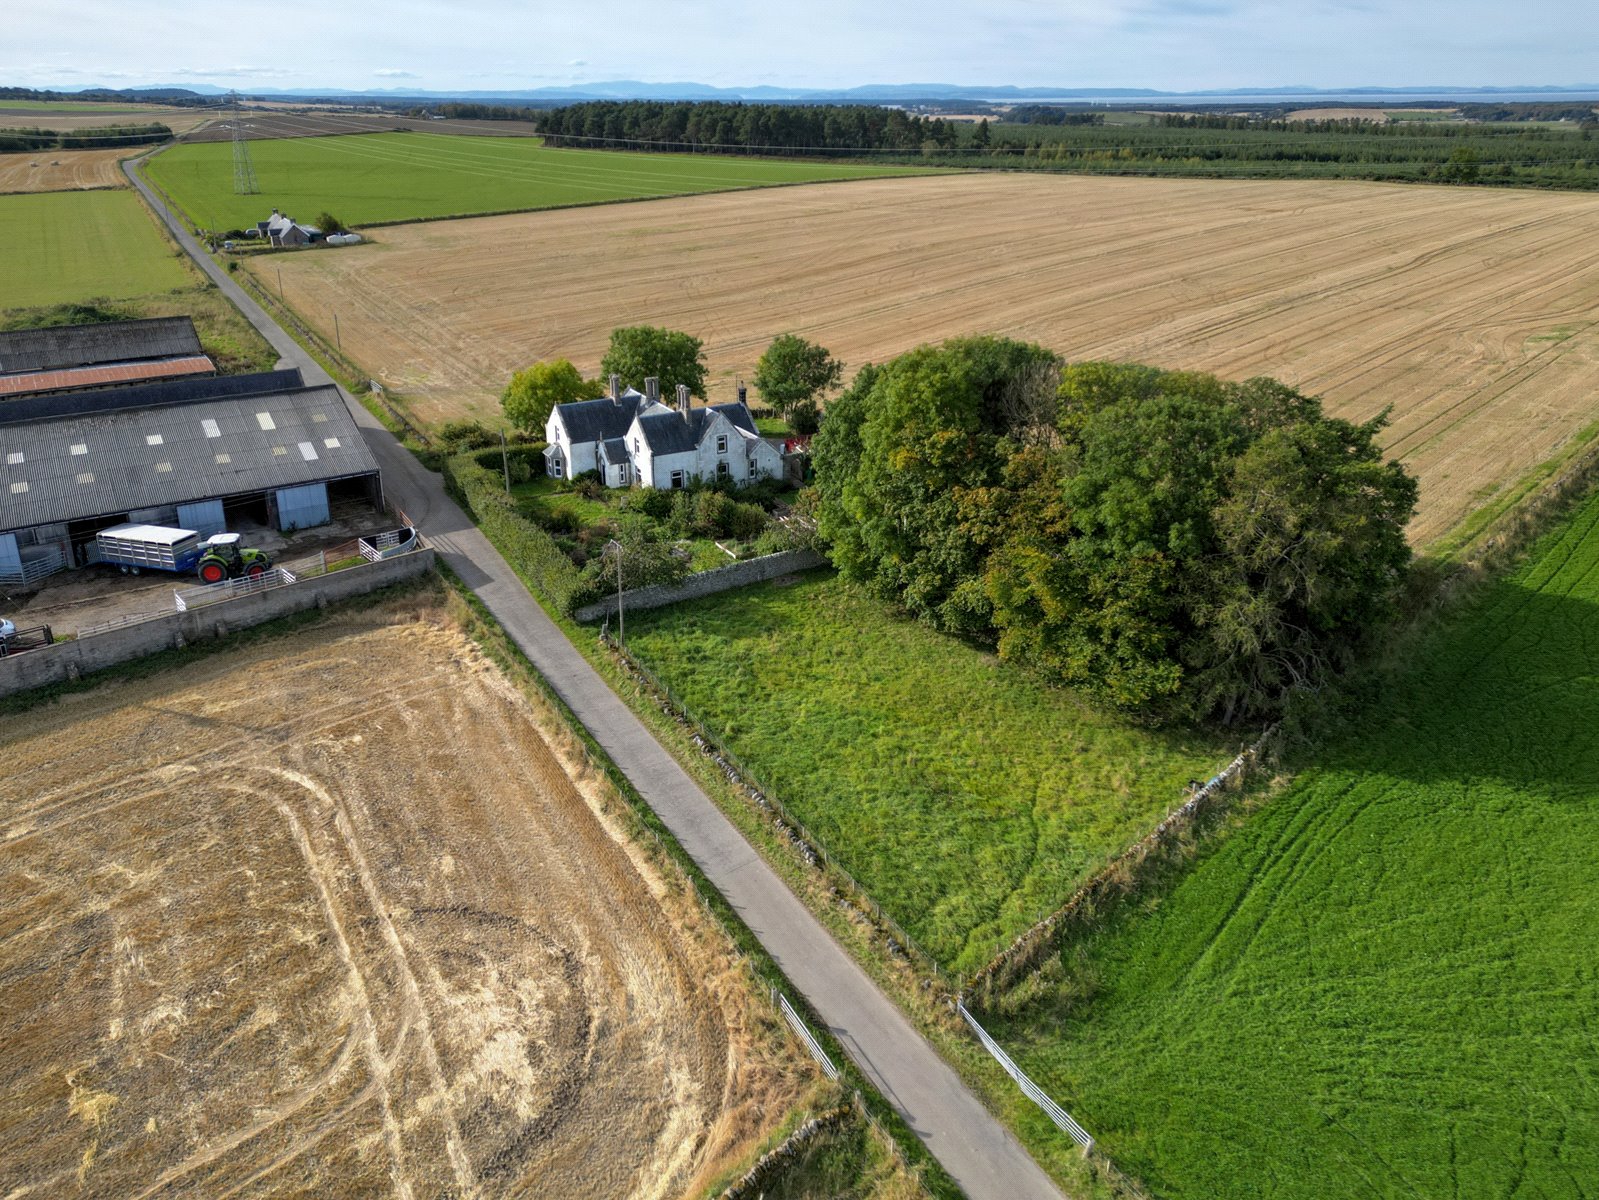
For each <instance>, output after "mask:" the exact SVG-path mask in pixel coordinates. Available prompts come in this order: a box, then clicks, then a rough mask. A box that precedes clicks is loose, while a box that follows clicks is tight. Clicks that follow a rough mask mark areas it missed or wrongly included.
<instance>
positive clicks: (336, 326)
mask: <svg viewBox="0 0 1599 1200" xmlns="http://www.w3.org/2000/svg"><path fill="white" fill-rule="evenodd" d="M333 340H334V341H335V342H337V343H338V344H339V353H340V354H343V353H344V338H343V337H342V336H341V335H340V333H339V314H338V313H334V314H333ZM500 442H501V444H502V445H503V444H504V442H505V435H504V434H503V433H502V434H500ZM506 491H510V489H509V488H507V489H506Z"/></svg>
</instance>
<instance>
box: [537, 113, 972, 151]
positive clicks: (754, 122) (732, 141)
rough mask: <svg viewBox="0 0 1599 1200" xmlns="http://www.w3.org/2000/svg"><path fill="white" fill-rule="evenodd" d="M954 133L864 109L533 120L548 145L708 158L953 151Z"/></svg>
mask: <svg viewBox="0 0 1599 1200" xmlns="http://www.w3.org/2000/svg"><path fill="white" fill-rule="evenodd" d="M957 129H958V127H957V126H956V125H955V124H954V123H952V122H949V121H945V120H943V119H941V118H938V117H918V116H913V115H911V114H909V113H906V112H903V111H902V110H900V109H897V108H881V107H879V106H877V105H870V104H727V103H722V102H720V101H706V102H703V103H696V102H693V101H670V102H669V101H658V100H627V101H617V100H597V101H593V102H590V103H585V104H569V105H567V106H566V107H564V108H557V109H553V110H552V111H550V112H547V113H544V114H542V115H540V117H539V133H541V134H542V135H543V136H544V139H545V144H546V145H550V146H576V147H579V148H581V147H585V146H599V147H603V148H606V149H628V150H669V151H685V150H688V151H698V152H703V153H710V154H728V153H742V152H744V151H747V150H759V151H760V152H762V153H768V154H770V153H778V154H781V153H785V152H787V153H812V152H823V153H825V152H829V151H834V152H847V151H855V150H920V149H921V148H922V147H923V146H924V145H927V144H933V145H936V146H944V147H953V146H954V145H956V143H957V142H958V141H959V134H958V132H957Z"/></svg>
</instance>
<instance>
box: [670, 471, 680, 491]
mask: <svg viewBox="0 0 1599 1200" xmlns="http://www.w3.org/2000/svg"><path fill="white" fill-rule="evenodd" d="M672 486H673V487H674V488H680V487H682V486H683V472H681V471H673V472H672Z"/></svg>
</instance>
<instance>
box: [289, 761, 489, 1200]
mask: <svg viewBox="0 0 1599 1200" xmlns="http://www.w3.org/2000/svg"><path fill="white" fill-rule="evenodd" d="M263 769H264V770H265V771H266V773H267V774H270V775H275V776H277V777H278V778H279V779H283V780H286V781H287V782H289V783H292V784H295V785H296V786H298V787H300V788H302V789H304V790H305V791H306V792H308V793H309V794H310V795H312V796H314V797H315V798H316V799H317V800H319V801H321V802H322V803H323V804H325V805H327V806H328V807H329V808H331V809H332V810H333V824H334V827H335V828H336V829H337V830H338V831H339V837H340V838H341V839H342V840H343V842H344V849H345V853H346V854H347V855H348V857H349V861H350V863H351V865H352V866H354V867H355V872H356V878H358V879H359V880H360V882H361V891H362V892H363V893H364V894H365V895H366V899H367V904H368V905H369V906H370V907H371V909H372V913H373V915H374V916H375V917H376V918H377V922H378V928H379V929H380V930H382V933H383V940H384V942H386V943H387V944H388V947H389V952H390V953H391V954H392V955H393V956H394V965H395V967H396V968H397V969H398V970H399V972H400V978H401V980H402V986H403V987H404V989H405V1004H406V1015H407V1017H408V1018H410V1019H412V1020H414V1021H415V1022H416V1026H417V1032H418V1033H419V1034H420V1036H421V1044H422V1053H423V1055H424V1057H425V1058H426V1060H427V1067H428V1073H429V1074H430V1075H431V1076H432V1077H433V1086H434V1088H435V1089H437V1093H438V1099H439V1113H440V1115H441V1116H442V1118H443V1120H444V1122H445V1124H446V1126H447V1131H446V1134H445V1139H444V1144H445V1147H446V1149H447V1152H448V1154H449V1157H450V1166H451V1168H452V1169H453V1171H454V1172H455V1182H456V1184H457V1185H458V1186H459V1187H460V1188H461V1190H462V1192H463V1193H464V1194H465V1195H467V1196H475V1195H477V1194H478V1184H477V1175H476V1172H475V1171H474V1170H473V1169H472V1164H471V1162H470V1161H469V1160H468V1159H467V1157H466V1146H465V1142H464V1139H463V1138H462V1137H461V1128H460V1125H459V1124H458V1123H457V1121H456V1119H455V1110H454V1109H453V1108H452V1107H451V1105H450V1103H449V1093H450V1088H449V1083H448V1082H447V1081H446V1080H445V1078H444V1070H443V1068H442V1067H441V1066H440V1064H439V1054H438V1048H437V1046H436V1045H435V1043H434V1041H433V1023H432V1020H431V1019H430V1018H429V1016H428V1011H427V1005H426V1004H425V1003H424V1002H423V999H422V989H421V986H420V985H419V984H418V983H417V981H416V975H415V973H413V972H412V970H411V958H410V955H408V954H407V953H406V950H405V943H404V942H403V941H401V939H400V934H399V931H398V930H396V929H395V928H394V919H393V918H392V917H391V916H390V915H389V908H388V905H387V904H386V903H385V902H384V899H383V893H382V892H381V890H380V889H379V888H378V884H377V878H376V876H374V875H373V874H372V869H371V867H370V866H369V865H368V863H367V861H366V854H365V852H364V851H363V850H362V849H361V843H360V841H359V839H357V837H356V836H355V830H354V828H353V827H352V826H351V824H350V817H349V813H348V812H347V811H346V809H345V806H344V804H343V803H341V802H340V801H339V800H338V799H336V798H335V797H334V796H333V795H332V793H330V792H329V791H328V790H327V789H326V788H324V787H323V786H322V785H321V784H319V783H318V782H317V781H316V780H314V779H312V778H311V777H310V776H308V775H303V774H301V773H300V772H299V771H290V770H287V769H284V768H280V767H266V768H263ZM280 807H281V806H280ZM301 836H303V833H302V832H297V834H296V838H297V839H298V838H299V837H301ZM307 849H309V843H308V842H307V843H306V844H305V845H304V846H303V847H302V853H304V852H305V851H306V850H307ZM307 865H310V864H309V860H308V864H307ZM318 886H319V887H321V886H322V885H321V883H320V882H319V884H318ZM363 991H364V985H363ZM396 1052H398V1047H396ZM385 1069H386V1068H385Z"/></svg>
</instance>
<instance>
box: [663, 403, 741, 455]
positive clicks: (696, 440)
mask: <svg viewBox="0 0 1599 1200" xmlns="http://www.w3.org/2000/svg"><path fill="white" fill-rule="evenodd" d="M713 412H714V413H720V414H721V415H722V416H724V417H726V418H727V419H728V421H729V422H730V423H731V424H732V425H733V428H735V429H737V430H738V431H739V432H740V433H743V434H746V435H749V436H759V435H758V434H756V432H755V421H754V419H753V418H752V417H751V416H750V410H749V408H748V407H747V406H746V405H743V404H737V403H734V404H712V405H709V406H707V407H705V408H691V409H689V410H688V418H687V419H686V420H685V419H684V417H683V414H682V413H680V412H672V411H666V412H660V413H651V414H649V415H648V416H645V417H641V418H640V419H639V428H640V430H642V431H643V433H644V440H645V441H646V442H648V443H649V447H650V452H651V453H652V454H686V453H688V452H689V451H691V450H693V449H694V448H695V447H696V446H698V445H699V444H700V441H701V440H702V439H703V438H704V437H705V428H706V426H707V425H708V424H709V423H710V414H711V413H713Z"/></svg>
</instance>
